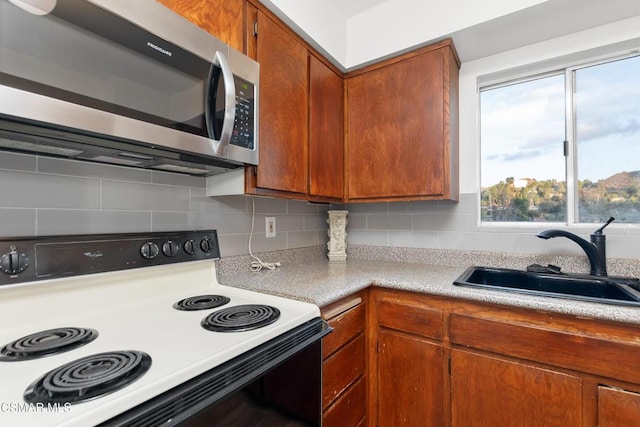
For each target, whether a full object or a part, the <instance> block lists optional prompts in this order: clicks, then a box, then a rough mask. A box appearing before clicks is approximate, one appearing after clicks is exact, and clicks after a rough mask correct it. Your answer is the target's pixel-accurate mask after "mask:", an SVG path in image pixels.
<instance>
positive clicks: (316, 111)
mask: <svg viewBox="0 0 640 427" xmlns="http://www.w3.org/2000/svg"><path fill="white" fill-rule="evenodd" d="M309 76H310V77H309V80H310V82H309V83H310V86H309V126H310V128H309V194H310V195H311V196H321V197H322V196H324V197H331V198H337V199H342V197H343V195H344V126H343V123H344V103H343V92H344V90H343V79H342V76H339V75H338V74H336V73H335V72H333V70H331V69H330V68H329V67H327V66H326V65H325V64H323V63H322V62H321V61H320V60H319V59H317V58H316V57H315V56H310V62H309Z"/></svg>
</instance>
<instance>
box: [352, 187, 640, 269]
mask: <svg viewBox="0 0 640 427" xmlns="http://www.w3.org/2000/svg"><path fill="white" fill-rule="evenodd" d="M344 209H347V210H348V211H349V216H348V217H347V218H348V223H347V236H348V239H347V242H348V243H349V244H352V245H370V246H386V247H394V248H395V247H397V248H402V247H406V248H425V249H454V250H473V251H478V250H479V251H489V252H502V253H514V254H543V255H560V256H564V255H577V256H584V252H583V251H582V250H581V249H580V247H578V245H576V244H575V243H573V242H571V241H569V240H567V239H562V238H556V239H550V240H543V239H539V238H537V237H535V234H536V233H538V232H539V231H540V230H542V229H544V228H550V227H553V228H565V229H566V227H564V226H562V225H560V224H558V225H552V226H549V225H548V224H523V223H518V224H513V225H506V226H505V225H503V224H499V225H496V224H493V225H492V224H482V225H479V224H478V216H477V215H478V214H477V212H478V196H477V194H475V193H468V194H461V195H460V201H459V202H458V203H455V202H449V201H427V202H400V203H375V204H371V205H368V204H362V203H358V204H355V203H354V204H348V205H346V206H344ZM596 228H597V225H595V224H594V226H593V227H590V226H576V227H572V229H570V231H571V232H573V233H575V234H577V235H579V236H581V237H583V238H585V239H587V240H588V239H589V234H590V233H591V231H593V230H595V229H596ZM605 234H607V235H608V238H607V255H608V256H609V257H611V258H640V226H638V225H618V226H617V227H610V229H608V230H606V231H605Z"/></svg>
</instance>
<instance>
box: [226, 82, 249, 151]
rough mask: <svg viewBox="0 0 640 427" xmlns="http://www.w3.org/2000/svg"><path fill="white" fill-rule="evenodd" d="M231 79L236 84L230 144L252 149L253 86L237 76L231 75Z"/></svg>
mask: <svg viewBox="0 0 640 427" xmlns="http://www.w3.org/2000/svg"><path fill="white" fill-rule="evenodd" d="M233 79H234V82H235V86H236V119H235V122H234V123H233V133H232V135H231V144H232V145H236V146H238V147H243V148H247V149H249V150H253V149H255V141H254V140H253V136H254V123H255V120H254V119H255V86H254V85H253V84H252V83H249V82H248V81H246V80H244V79H242V78H240V77H238V76H233Z"/></svg>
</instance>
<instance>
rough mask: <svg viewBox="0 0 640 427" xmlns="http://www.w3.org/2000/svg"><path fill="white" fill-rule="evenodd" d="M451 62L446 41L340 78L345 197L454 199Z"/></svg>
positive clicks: (454, 69) (454, 74) (454, 67)
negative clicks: (343, 91) (343, 102)
mask: <svg viewBox="0 0 640 427" xmlns="http://www.w3.org/2000/svg"><path fill="white" fill-rule="evenodd" d="M458 67H459V66H458V61H457V57H456V55H455V52H454V50H453V47H452V45H451V42H450V41H445V42H441V43H438V44H435V45H432V46H429V47H427V48H423V49H420V50H417V51H415V52H411V53H409V54H406V55H403V56H401V57H399V58H394V59H392V60H389V61H385V62H382V63H380V64H376V65H374V66H372V67H369V68H366V69H364V70H362V71H358V72H354V73H351V74H350V75H349V76H348V78H347V115H348V116H347V123H348V124H347V127H348V129H347V131H348V135H347V165H348V166H347V168H348V189H347V193H348V194H347V198H348V199H349V200H351V201H359V199H360V201H366V200H369V199H370V200H421V199H422V200H428V199H451V200H457V199H458V197H459V189H458V166H457V165H458V136H457V135H458V134H457V127H458V123H457V116H458V106H457V105H458V104H457V97H458Z"/></svg>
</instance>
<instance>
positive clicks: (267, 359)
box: [100, 318, 331, 427]
mask: <svg viewBox="0 0 640 427" xmlns="http://www.w3.org/2000/svg"><path fill="white" fill-rule="evenodd" d="M330 332H331V328H330V327H329V326H328V325H327V323H326V322H324V321H323V320H321V319H320V318H316V319H314V320H311V321H309V322H307V323H305V324H303V325H300V326H298V327H297V328H295V329H293V330H291V331H289V332H287V333H285V334H283V335H280V336H279V337H276V338H274V339H272V340H271V341H269V342H267V343H265V344H262V345H260V346H258V347H256V348H254V349H253V350H251V351H248V352H247V353H245V354H243V355H241V356H239V357H237V358H235V359H232V360H230V361H228V362H226V363H224V364H222V365H220V366H218V367H216V368H214V369H212V370H211V371H209V372H206V373H204V374H202V375H200V376H198V377H196V378H194V379H192V380H189V381H187V382H185V383H184V384H182V385H180V386H178V387H176V388H174V389H172V390H169V391H167V392H165V393H163V394H161V395H160V396H157V397H156V398H154V399H152V400H150V401H148V402H146V403H144V404H142V405H139V406H138V407H135V408H133V409H131V410H129V411H127V412H125V413H123V414H121V415H119V416H117V417H115V418H113V419H111V420H109V421H107V422H105V423H103V424H100V427H107V426H108V427H112V426H136V427H146V426H148V427H150V426H158V425H163V426H172V425H179V426H185V427H204V426H224V427H227V426H229V427H234V426H238V427H244V426H251V425H258V424H259V425H265V426H284V425H287V426H292V427H293V426H320V425H321V424H322V337H323V336H325V335H326V334H328V333H330Z"/></svg>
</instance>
